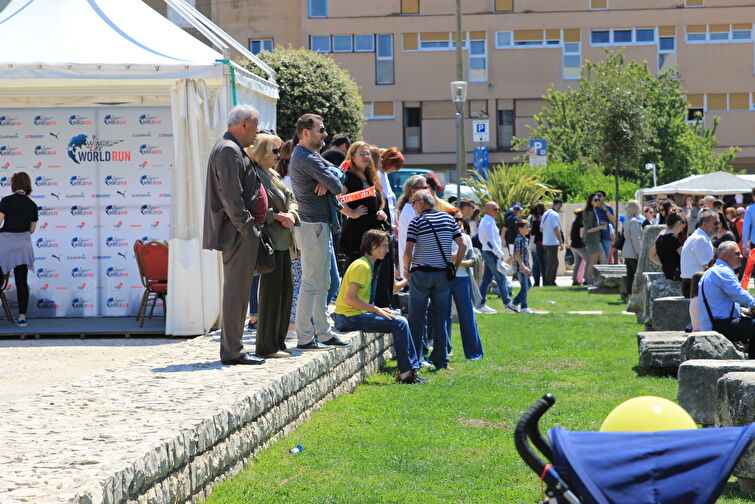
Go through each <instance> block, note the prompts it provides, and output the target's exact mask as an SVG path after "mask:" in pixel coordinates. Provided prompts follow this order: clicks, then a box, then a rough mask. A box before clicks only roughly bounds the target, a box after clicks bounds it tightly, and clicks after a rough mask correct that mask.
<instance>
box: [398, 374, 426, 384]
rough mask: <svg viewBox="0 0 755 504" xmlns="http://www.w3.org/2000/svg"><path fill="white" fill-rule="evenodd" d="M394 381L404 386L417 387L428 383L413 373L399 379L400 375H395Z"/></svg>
mask: <svg viewBox="0 0 755 504" xmlns="http://www.w3.org/2000/svg"><path fill="white" fill-rule="evenodd" d="M396 381H397V382H399V383H403V384H406V385H417V384H422V383H426V382H428V381H430V379H429V378H422V377H420V376H418V375H417V374H416V373H415V372H414V371H412V372H410V373H409V374H408V375H407V377H406V378H404V379H401V375H400V374H399V373H396Z"/></svg>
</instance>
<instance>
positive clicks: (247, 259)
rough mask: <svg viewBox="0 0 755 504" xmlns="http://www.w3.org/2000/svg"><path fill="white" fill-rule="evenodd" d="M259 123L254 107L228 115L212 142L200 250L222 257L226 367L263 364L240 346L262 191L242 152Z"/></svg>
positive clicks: (222, 343)
mask: <svg viewBox="0 0 755 504" xmlns="http://www.w3.org/2000/svg"><path fill="white" fill-rule="evenodd" d="M258 122H259V113H258V112H257V110H256V109H255V108H254V107H251V106H249V105H238V106H236V107H234V108H233V110H231V112H230V113H229V114H228V131H226V133H225V134H224V135H223V137H222V138H221V139H219V140H218V141H217V142H215V145H214V146H213V148H212V151H211V152H210V158H209V160H208V162H207V187H206V191H205V213H204V233H203V240H202V247H203V248H206V249H212V250H220V251H221V252H222V253H223V306H222V334H221V338H220V360H221V362H222V363H223V364H229V365H230V364H264V363H265V359H262V358H261V357H258V356H257V355H255V354H254V353H252V352H246V351H244V345H243V343H242V342H241V336H242V334H243V332H244V322H245V318H246V308H247V305H248V304H249V292H250V290H251V286H252V277H253V276H254V268H255V265H256V263H257V250H258V248H259V231H258V229H257V227H256V226H255V224H254V219H253V218H252V215H251V213H250V211H249V209H250V208H251V207H252V204H253V203H254V202H255V201H256V199H257V197H258V196H259V191H260V189H259V187H260V182H259V179H258V178H257V174H256V171H255V166H254V164H253V163H252V160H251V159H249V156H247V155H246V153H245V152H244V148H245V147H248V146H250V145H252V143H254V138H255V137H256V136H257V125H258Z"/></svg>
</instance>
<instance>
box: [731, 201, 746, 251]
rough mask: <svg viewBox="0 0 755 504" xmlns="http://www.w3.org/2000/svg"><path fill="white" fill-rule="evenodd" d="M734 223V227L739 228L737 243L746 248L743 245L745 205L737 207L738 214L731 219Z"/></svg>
mask: <svg viewBox="0 0 755 504" xmlns="http://www.w3.org/2000/svg"><path fill="white" fill-rule="evenodd" d="M731 222H732V224H734V229H736V230H737V232H736V233H735V234H736V236H737V243H738V244H739V248H740V249H742V248H744V247H743V246H742V228H743V227H744V223H745V209H744V207H739V208H737V216H736V217H734V218H733V219H732V220H731Z"/></svg>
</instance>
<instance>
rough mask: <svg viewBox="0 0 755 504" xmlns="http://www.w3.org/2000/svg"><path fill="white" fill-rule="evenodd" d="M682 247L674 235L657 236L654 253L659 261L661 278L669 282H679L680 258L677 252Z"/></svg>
mask: <svg viewBox="0 0 755 504" xmlns="http://www.w3.org/2000/svg"><path fill="white" fill-rule="evenodd" d="M681 246H682V240H680V239H679V237H678V236H676V235H675V234H674V233H666V234H662V235H659V236H658V238H657V239H656V240H655V252H656V254H658V259H659V260H660V261H661V269H662V270H663V276H665V277H666V278H668V279H669V280H679V278H680V277H681V257H680V256H679V253H678V252H677V250H678V249H679V247H681Z"/></svg>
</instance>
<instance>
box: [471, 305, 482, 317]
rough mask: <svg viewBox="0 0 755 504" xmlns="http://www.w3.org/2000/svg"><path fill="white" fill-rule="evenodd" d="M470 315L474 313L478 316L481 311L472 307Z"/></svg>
mask: <svg viewBox="0 0 755 504" xmlns="http://www.w3.org/2000/svg"><path fill="white" fill-rule="evenodd" d="M472 313H476V314H478V315H479V314H481V313H482V312H481V311H480V310H479V309H477V308H476V307H474V306H473V307H472Z"/></svg>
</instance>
